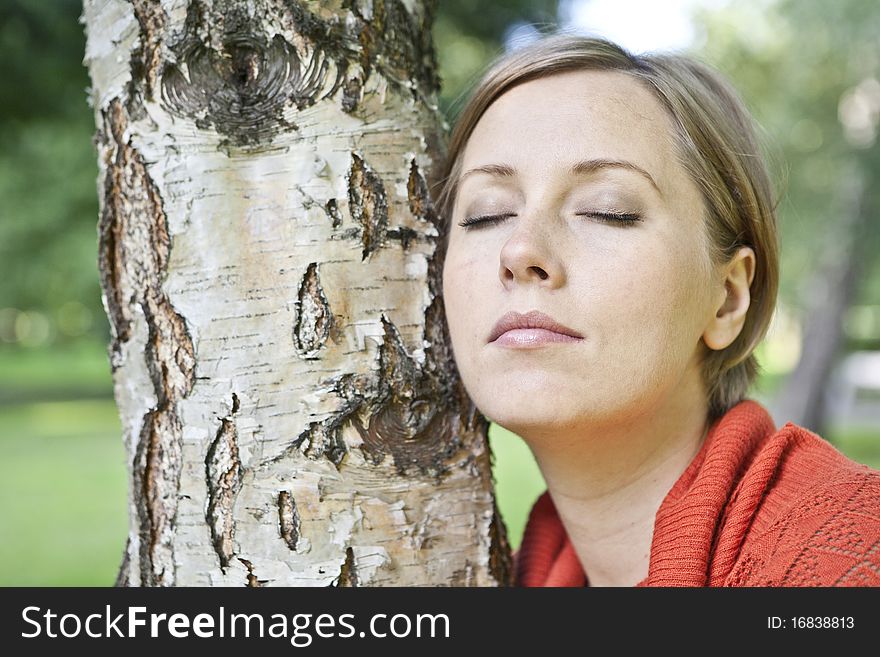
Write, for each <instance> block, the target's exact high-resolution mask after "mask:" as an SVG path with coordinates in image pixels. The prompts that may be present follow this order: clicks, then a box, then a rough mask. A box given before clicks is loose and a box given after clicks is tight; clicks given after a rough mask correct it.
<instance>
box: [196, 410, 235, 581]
mask: <svg viewBox="0 0 880 657" xmlns="http://www.w3.org/2000/svg"><path fill="white" fill-rule="evenodd" d="M232 407H233V409H234V410H233V413H234V412H235V410H237V409H238V397H237V396H236V395H235V394H234V393H233V395H232ZM241 469H242V468H241V459H240V458H239V453H238V434H237V431H236V427H235V422H234V421H233V419H232V416H231V415H230V416H229V417H225V418H223V419H222V420H221V421H220V428H219V429H218V430H217V435H216V436H215V438H214V441H213V442H212V443H211V446H210V447H209V448H208V453H207V455H206V456H205V482H206V484H207V487H208V505H207V508H206V511H205V519H206V520H207V522H208V526H209V527H210V529H211V542H212V543H213V545H214V551H215V552H216V553H217V557H218V558H219V559H220V568H221V570H223V572H224V573H225V572H226V569H227V568H228V566H229V562H230V560H231V559H232V557H233V555H234V554H235V546H234V538H235V519H234V506H235V498H236V496H237V495H238V492H239V490H241Z"/></svg>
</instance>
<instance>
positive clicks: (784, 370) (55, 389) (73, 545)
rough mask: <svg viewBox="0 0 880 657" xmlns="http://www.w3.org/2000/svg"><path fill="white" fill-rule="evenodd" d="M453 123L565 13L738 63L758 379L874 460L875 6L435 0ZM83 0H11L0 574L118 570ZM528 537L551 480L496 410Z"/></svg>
mask: <svg viewBox="0 0 880 657" xmlns="http://www.w3.org/2000/svg"><path fill="white" fill-rule="evenodd" d="M438 4H439V5H440V8H439V13H438V16H437V19H436V22H435V27H434V38H435V45H436V49H437V56H438V61H439V65H440V75H441V78H442V80H443V92H442V96H441V99H440V102H441V107H442V110H443V112H444V113H445V115H446V116H447V118H448V121H449V122H450V123H451V122H452V121H453V120H454V117H455V114H456V112H457V111H458V110H459V109H460V106H461V102H462V100H463V98H464V95H465V94H466V92H467V90H468V89H469V87H470V86H471V85H472V84H473V83H474V82H475V81H476V79H477V77H478V76H479V74H480V72H481V71H482V70H483V68H484V67H485V66H486V64H487V63H488V62H489V61H490V60H491V59H492V58H493V57H495V56H496V55H498V54H501V53H503V52H504V51H505V50H507V49H513V48H516V47H518V46H520V45H522V44H524V43H527V42H528V41H529V40H530V39H534V38H536V37H537V36H539V35H540V34H542V33H546V32H552V31H554V30H556V29H557V28H562V29H566V30H570V31H578V32H583V33H590V34H599V35H603V36H606V37H609V38H611V39H612V40H615V41H617V42H619V43H620V44H621V45H623V46H624V47H626V48H628V49H630V50H632V51H634V52H637V53H639V52H645V51H654V50H679V51H683V52H687V53H690V54H692V55H696V56H698V57H700V58H702V59H703V60H705V61H707V62H709V63H710V64H712V65H714V66H715V67H716V68H718V69H720V70H721V71H722V72H723V73H725V74H726V75H727V76H728V77H730V78H731V79H732V81H733V82H734V84H735V85H736V87H737V88H738V89H739V90H740V92H741V93H742V95H743V97H744V99H745V100H746V103H747V105H748V106H749V107H750V108H751V110H752V112H753V113H754V115H755V117H756V118H757V120H758V122H759V123H760V125H761V126H762V128H763V133H764V134H763V137H764V140H765V142H766V148H767V152H768V157H769V158H770V160H771V162H772V163H773V173H774V176H775V179H776V182H777V186H778V187H779V189H780V190H781V192H782V200H781V202H780V206H779V216H780V221H781V232H782V255H783V261H782V283H781V290H780V297H779V306H778V309H777V313H776V317H775V319H774V323H773V326H772V329H771V332H770V335H769V336H768V338H767V340H766V341H765V343H764V344H763V345H762V346H761V348H760V352H759V357H760V361H761V363H762V365H763V368H764V372H763V375H762V377H761V379H760V381H759V382H758V384H757V386H756V387H755V390H754V391H753V396H754V397H755V398H757V399H759V400H760V401H762V402H763V403H765V404H766V405H767V406H768V407H769V408H770V409H771V411H772V412H773V414H774V417H775V418H776V419H777V422H778V423H783V422H784V421H786V420H794V421H796V422H798V423H800V424H802V425H804V426H807V427H809V428H811V429H813V430H816V431H818V432H820V433H821V434H822V435H823V436H824V437H825V438H826V439H828V440H829V441H830V442H832V443H834V444H835V445H836V446H837V447H838V448H839V449H841V450H842V451H843V452H844V453H846V454H848V455H849V456H850V457H851V458H854V459H856V460H858V461H860V462H862V463H867V464H869V465H872V466H873V467H875V468H880V184H878V182H880V148H878V142H877V131H878V122H880V39H878V34H880V3H878V2H876V0H838V1H837V2H833V3H831V2H825V1H823V0H797V1H794V0H739V1H736V2H727V1H723V0H703V1H698V0H664V1H663V2H655V1H653V2H652V1H651V0H644V1H637V0H631V1H627V0H523V1H502V0H498V1H495V2H483V3H474V2H471V1H470V0H442V1H440V2H439V3H438ZM80 11H81V7H80V2H79V0H0V61H2V62H4V70H5V71H6V73H5V74H4V75H3V76H2V77H0V145H2V146H0V217H2V218H0V585H6V586H8V585H96V586H105V585H111V584H112V583H113V580H114V578H115V575H116V570H117V568H118V565H119V560H120V557H121V554H122V549H123V546H124V543H125V536H126V532H127V515H126V513H127V512H126V469H125V460H124V453H123V446H122V439H121V430H120V425H119V418H118V416H117V413H116V407H115V404H114V401H113V390H112V383H111V379H110V367H109V363H108V359H107V354H106V349H105V345H106V344H107V342H108V340H109V328H108V323H107V319H106V316H105V314H104V311H103V308H102V305H101V292H100V287H99V284H98V274H97V264H96V261H97V256H96V253H97V232H96V225H97V213H98V202H97V189H96V176H97V166H96V163H95V157H96V155H95V151H94V149H93V146H92V141H91V140H92V135H93V133H94V124H93V115H92V112H91V109H90V108H89V107H88V105H87V103H86V96H87V94H86V88H87V87H88V85H89V80H88V75H87V72H86V70H85V69H84V68H83V67H82V64H81V61H82V57H83V51H84V45H85V40H84V36H83V32H82V26H81V25H80V24H79V22H78V17H79V14H80ZM490 439H491V441H492V445H493V449H494V452H495V466H494V467H495V476H496V481H497V485H498V495H499V505H500V508H501V512H502V514H503V515H504V518H505V521H506V523H507V526H508V531H509V534H510V538H511V541H512V543H513V545H514V547H516V546H517V545H518V544H519V541H520V538H521V536H522V530H523V526H524V523H525V520H526V516H527V514H528V510H529V509H530V507H531V504H532V503H533V502H534V500H535V498H536V497H537V496H538V494H539V493H540V492H541V491H542V490H543V489H544V485H543V482H542V480H541V477H540V474H539V473H538V471H537V468H536V467H535V464H534V462H533V460H532V458H531V455H530V453H529V451H528V449H527V448H526V447H525V446H524V445H523V444H522V443H521V441H520V440H519V439H518V438H517V437H516V436H513V435H511V434H509V433H508V432H506V431H504V430H502V429H500V428H498V427H496V426H493V427H492V429H491V430H490Z"/></svg>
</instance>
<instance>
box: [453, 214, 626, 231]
mask: <svg viewBox="0 0 880 657" xmlns="http://www.w3.org/2000/svg"><path fill="white" fill-rule="evenodd" d="M575 214H576V216H578V217H594V218H597V219H602V220H603V221H607V222H608V223H616V224H620V225H622V226H631V225H633V224H635V223H637V222H639V221H641V220H642V217H641V215H639V214H634V213H631V212H577V213H575ZM515 216H516V215H515V214H512V213H508V214H487V215H482V216H479V217H467V218H466V219H464V220H462V221H460V222H459V223H458V225H459V226H461V227H462V228H473V227H476V226H478V225H479V226H494V225H495V224H500V223H501V222H502V221H504V220H505V219H507V218H509V217H515Z"/></svg>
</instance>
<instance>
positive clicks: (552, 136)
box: [443, 71, 723, 433]
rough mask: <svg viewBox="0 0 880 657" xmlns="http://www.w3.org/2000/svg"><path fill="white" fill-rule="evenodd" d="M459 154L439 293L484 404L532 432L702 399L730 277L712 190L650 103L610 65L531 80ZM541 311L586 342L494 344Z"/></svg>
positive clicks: (541, 337)
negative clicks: (705, 350) (709, 204)
mask: <svg viewBox="0 0 880 657" xmlns="http://www.w3.org/2000/svg"><path fill="white" fill-rule="evenodd" d="M462 158H463V160H462V169H461V171H462V172H463V173H462V177H461V178H460V185H459V190H458V194H457V197H456V201H455V207H454V210H453V216H452V217H451V226H450V229H449V245H448V252H447V255H446V260H445V263H444V269H443V289H444V293H443V296H444V301H445V306H446V315H447V321H448V323H449V330H450V336H451V340H452V347H453V351H454V354H455V360H456V363H457V365H458V369H459V372H460V374H461V376H462V380H463V382H464V385H465V387H466V389H467V390H468V393H469V394H470V396H471V398H472V399H473V400H474V403H475V404H476V405H477V407H478V408H479V409H480V410H481V411H482V412H483V413H484V414H485V415H486V416H487V417H488V418H490V419H491V420H493V421H495V422H497V423H498V424H500V425H502V426H505V427H507V428H509V429H511V430H512V431H515V432H518V433H524V432H527V431H528V430H529V429H532V430H533V431H534V430H548V429H550V430H552V429H554V428H557V429H562V428H568V429H572V428H577V427H578V426H583V425H585V424H590V423H592V424H596V423H599V424H607V423H609V422H610V423H620V422H629V421H634V420H636V419H637V418H639V417H651V416H652V415H651V414H652V413H654V412H656V411H657V410H658V409H660V408H661V407H663V406H664V405H666V406H667V407H669V408H681V404H694V403H705V393H704V392H703V390H702V384H701V379H700V359H701V357H702V351H701V347H700V341H701V335H702V333H703V332H704V330H705V329H706V326H707V324H708V323H709V322H710V320H711V318H712V317H713V316H714V314H715V310H716V308H715V307H714V306H713V301H712V300H713V299H715V300H717V299H718V292H719V289H723V280H722V279H719V280H718V282H717V283H714V282H712V281H714V280H715V277H713V276H712V273H713V272H714V271H715V270H714V269H713V268H712V267H711V265H710V263H709V258H708V255H707V254H708V251H707V247H706V237H705V230H704V226H703V203H702V199H701V195H700V192H699V190H698V189H697V187H696V185H695V184H694V183H693V182H692V181H691V180H690V178H689V177H688V175H687V173H686V172H685V170H684V169H683V168H682V167H681V166H680V165H679V164H678V162H677V160H676V156H675V153H674V146H673V137H672V124H671V121H670V119H669V117H668V116H667V114H666V112H665V111H664V109H663V107H662V106H661V105H660V103H659V102H658V101H657V100H656V99H655V98H654V97H653V96H652V94H651V93H650V92H649V91H648V90H647V89H645V88H644V87H643V86H642V85H641V84H640V83H639V82H637V81H636V80H635V79H633V78H631V77H629V76H627V75H625V74H622V73H616V72H604V71H601V72H600V71H577V72H567V73H562V74H555V75H552V76H550V77H546V78H542V79H538V80H533V81H530V82H526V83H524V84H520V85H518V86H516V87H514V88H513V89H511V90H509V91H508V92H506V93H505V94H504V95H502V96H501V97H500V98H498V99H497V100H496V101H495V102H494V103H493V104H492V105H491V106H490V107H489V108H488V110H487V111H486V112H485V114H484V115H483V116H482V117H481V119H480V121H479V123H478V124H477V125H476V127H475V129H474V131H473V133H472V135H471V137H470V139H469V141H468V142H467V146H466V148H465V150H464V153H463V155H462ZM487 216H490V217H493V218H494V219H492V220H490V221H484V222H482V223H475V224H473V225H470V226H467V227H465V226H462V225H461V223H462V222H465V221H469V220H472V219H473V218H475V217H487ZM535 310H536V311H539V312H541V313H544V314H546V315H548V316H550V317H551V318H552V319H553V320H555V321H556V322H558V323H559V324H561V325H563V326H564V327H567V328H568V329H571V330H570V331H568V332H569V333H573V334H576V336H573V337H568V338H565V337H561V336H560V334H559V333H554V332H547V331H542V330H540V329H534V328H531V329H529V328H526V329H520V330H514V331H511V332H508V333H506V334H504V335H502V336H501V337H500V338H498V339H497V340H494V341H491V338H492V334H493V327H495V325H496V322H498V321H499V319H500V318H502V316H504V315H505V314H506V313H509V312H511V311H514V312H518V313H522V314H526V313H529V312H530V311H535ZM577 336H580V337H577ZM670 405H671V406H670ZM676 405H678V406H676Z"/></svg>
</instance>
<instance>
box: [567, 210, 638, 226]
mask: <svg viewBox="0 0 880 657" xmlns="http://www.w3.org/2000/svg"><path fill="white" fill-rule="evenodd" d="M575 214H576V215H577V216H578V217H592V218H594V219H601V220H602V221H607V222H612V223H618V224H623V225H632V224H634V223H636V222H638V221H641V220H642V217H641V215H638V214H634V213H632V212H577V213H575Z"/></svg>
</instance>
